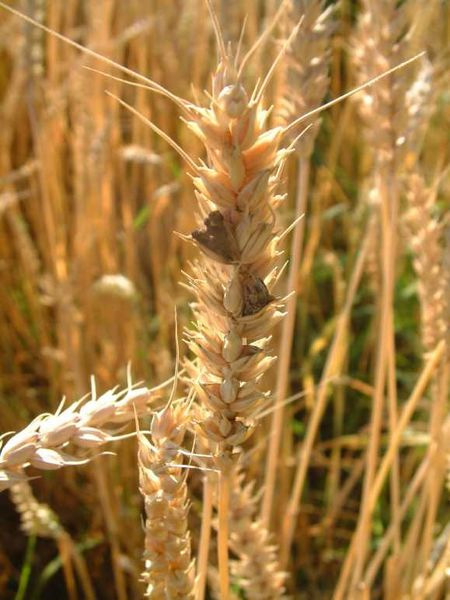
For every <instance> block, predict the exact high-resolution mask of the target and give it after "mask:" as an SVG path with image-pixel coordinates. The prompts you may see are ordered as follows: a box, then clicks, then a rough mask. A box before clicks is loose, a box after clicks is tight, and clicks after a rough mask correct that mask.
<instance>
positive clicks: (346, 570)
mask: <svg viewBox="0 0 450 600" xmlns="http://www.w3.org/2000/svg"><path fill="white" fill-rule="evenodd" d="M444 354H445V343H444V341H441V342H440V343H439V344H438V346H437V347H436V348H435V350H434V351H433V352H432V353H431V354H430V356H429V358H428V360H427V362H426V365H425V367H424V369H423V371H422V373H421V374H420V377H419V379H418V380H417V383H416V385H415V387H414V390H413V391H412V393H411V395H410V396H409V398H408V400H407V401H406V403H405V405H404V407H403V410H402V412H401V414H400V416H399V418H398V421H397V426H396V429H395V431H393V432H392V434H391V436H390V439H389V445H388V448H387V450H386V452H385V454H384V456H383V458H382V460H381V463H380V466H379V467H378V470H377V472H376V474H375V477H374V481H373V485H372V488H371V490H370V495H369V496H368V499H367V504H368V506H367V508H366V510H367V511H368V513H369V515H371V514H372V512H373V509H374V507H375V503H376V501H377V498H378V496H379V494H380V491H381V489H382V486H383V484H384V482H385V479H386V476H387V474H388V472H389V469H390V467H391V465H392V462H393V460H394V459H395V456H396V453H397V450H398V447H399V444H400V441H401V436H402V433H403V431H404V429H405V427H406V426H407V424H408V423H409V421H410V420H411V417H412V416H413V414H414V411H415V409H416V408H417V404H418V402H419V401H420V399H421V398H422V396H423V393H424V392H425V389H426V387H427V385H428V384H429V382H430V379H431V378H432V376H433V374H434V372H435V370H436V367H437V366H438V365H439V363H440V361H441V360H442V357H443V356H444ZM361 529H362V527H361V526H360V527H357V529H356V531H355V533H354V535H353V538H352V542H351V544H350V548H349V550H348V553H347V555H346V558H345V562H344V565H343V568H342V571H341V574H340V578H339V581H338V585H337V587H336V591H335V595H334V596H333V598H334V600H342V599H343V598H344V597H345V595H344V594H345V591H346V585H347V584H348V578H349V574H350V567H351V565H352V561H353V560H354V554H355V553H356V552H357V549H358V545H359V539H358V538H359V535H360V534H361Z"/></svg>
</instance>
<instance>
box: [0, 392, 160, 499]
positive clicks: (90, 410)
mask: <svg viewBox="0 0 450 600" xmlns="http://www.w3.org/2000/svg"><path fill="white" fill-rule="evenodd" d="M156 397H157V395H156V394H154V393H153V392H152V390H149V389H148V388H146V387H141V388H134V389H132V388H129V389H126V390H123V391H122V392H119V391H117V390H108V391H107V392H105V393H104V394H102V395H101V396H99V397H98V398H97V397H96V395H95V392H93V394H92V398H91V399H90V400H88V401H87V402H84V403H83V400H78V401H76V402H74V403H73V404H71V405H70V406H69V407H68V408H66V409H65V410H58V411H57V412H56V413H54V414H48V413H46V414H42V415H39V416H38V417H36V418H35V419H34V420H33V421H32V422H31V423H29V424H28V425H27V426H26V427H25V428H24V429H22V431H20V432H18V433H16V434H14V435H13V436H12V437H10V438H9V439H8V441H7V442H6V443H5V444H4V445H3V446H2V448H1V450H0V490H4V489H7V488H9V487H11V485H13V484H14V483H16V482H20V481H23V480H24V478H25V475H24V474H23V473H22V468H23V467H26V466H28V465H30V466H33V467H35V468H37V469H42V470H54V469H59V468H61V467H64V466H67V465H77V464H84V463H86V462H87V461H88V460H89V457H88V458H78V457H76V456H74V455H72V454H68V453H67V452H66V447H67V445H68V444H69V443H70V444H73V446H74V447H75V448H78V449H89V450H93V449H97V448H100V447H101V446H103V445H104V444H106V443H107V442H109V441H112V440H113V439H114V437H113V435H114V429H117V425H122V424H124V423H126V422H129V421H131V420H132V419H133V418H134V415H135V411H136V413H137V414H138V415H142V414H146V413H147V412H148V406H149V403H150V402H151V401H153V400H154V399H155V398H156ZM82 403H83V404H82ZM114 426H115V427H114Z"/></svg>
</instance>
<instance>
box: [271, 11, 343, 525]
mask: <svg viewBox="0 0 450 600" xmlns="http://www.w3.org/2000/svg"><path fill="white" fill-rule="evenodd" d="M332 15H333V8H332V7H331V6H330V7H328V8H327V9H325V8H324V2H322V1H320V0H313V1H312V2H304V1H302V2H300V3H295V4H294V3H293V2H292V1H291V2H290V3H289V10H288V12H287V15H286V17H287V18H286V19H285V21H286V27H287V30H288V31H292V29H293V28H294V26H295V23H297V22H298V20H299V18H300V16H301V17H302V18H303V20H302V30H301V35H298V36H296V37H295V38H294V39H293V40H292V43H291V44H290V46H289V47H288V48H287V53H286V54H287V56H286V63H287V67H286V73H285V80H286V81H285V84H284V88H283V89H282V96H281V101H280V116H281V118H282V120H283V121H284V122H285V123H290V122H291V121H293V120H294V119H295V117H296V116H297V115H301V114H305V113H308V112H309V111H311V110H313V109H314V108H316V107H317V106H319V105H320V103H321V102H322V101H323V97H324V96H325V93H326V91H327V89H328V85H329V76H328V69H329V61H330V49H329V42H330V37H331V34H332V32H333V28H334V24H333V21H332ZM317 132H318V123H317V122H316V123H311V126H310V127H309V129H308V130H307V131H306V132H305V133H304V135H302V137H301V138H300V139H299V140H298V142H297V144H296V146H295V147H296V154H297V158H298V165H297V169H298V186H297V196H296V202H295V215H296V216H297V217H298V216H300V215H303V214H304V213H305V211H306V205H307V197H308V184H309V170H310V169H309V166H310V165H309V159H310V156H311V152H312V150H313V145H314V140H315V137H316V135H317ZM304 227H305V219H302V220H301V221H300V222H298V223H297V224H296V226H295V228H294V234H293V236H292V243H291V248H290V253H289V256H290V264H289V275H288V279H287V291H288V292H293V293H291V295H290V296H289V299H288V301H287V305H286V309H287V317H286V319H285V320H284V321H283V326H282V333H281V343H280V348H279V362H278V369H277V386H276V391H275V396H276V406H275V411H274V414H273V418H272V425H271V436H270V441H269V449H268V452H267V463H266V471H265V480H264V495H263V500H262V507H261V515H262V519H263V522H264V523H266V524H268V523H269V522H270V515H271V512H272V501H273V494H274V490H275V479H276V471H277V463H278V453H279V446H280V440H281V433H282V426H283V406H284V405H283V400H284V398H285V397H286V392H287V387H288V377H289V366H290V357H291V348H292V339H293V333H294V325H295V314H296V311H295V307H296V301H297V294H296V291H297V282H298V272H299V270H300V262H301V254H302V246H303V235H304Z"/></svg>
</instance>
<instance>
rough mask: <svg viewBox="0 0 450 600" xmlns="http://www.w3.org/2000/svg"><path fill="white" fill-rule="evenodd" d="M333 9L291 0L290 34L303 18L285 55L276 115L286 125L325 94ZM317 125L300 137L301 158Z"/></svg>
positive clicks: (320, 1) (321, 3)
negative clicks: (280, 95) (301, 17)
mask: <svg viewBox="0 0 450 600" xmlns="http://www.w3.org/2000/svg"><path fill="white" fill-rule="evenodd" d="M334 9H335V7H333V6H328V7H327V8H325V2H324V1H323V0H312V1H310V0H301V1H300V2H294V1H293V0H291V2H290V4H289V11H288V13H287V18H286V20H285V24H286V26H287V31H288V32H290V31H292V28H293V27H294V26H295V23H297V22H298V20H299V17H300V16H303V21H302V28H301V33H300V35H298V36H297V37H296V38H295V39H294V40H293V41H292V43H291V44H290V46H289V48H288V49H287V52H286V61H285V62H286V74H285V82H284V89H283V94H282V97H281V101H280V107H279V114H280V117H281V118H282V119H283V121H285V122H287V123H289V122H290V121H291V120H292V119H293V118H295V117H297V116H298V115H303V114H306V113H307V112H309V111H310V110H313V109H314V108H316V107H317V106H320V104H321V102H322V101H323V98H324V96H325V94H326V92H327V90H328V86H329V82H330V78H329V75H328V70H329V65H330V58H331V52H330V39H331V35H332V33H333V31H334V29H335V24H334V22H333V12H334ZM318 128H319V123H318V122H316V123H314V124H313V125H312V127H310V129H309V130H308V131H307V132H306V133H305V135H303V136H302V137H301V139H300V140H299V142H298V143H297V146H296V149H297V152H298V153H299V154H300V155H301V156H309V155H310V154H311V152H312V148H313V144H314V140H315V137H316V135H317V131H318Z"/></svg>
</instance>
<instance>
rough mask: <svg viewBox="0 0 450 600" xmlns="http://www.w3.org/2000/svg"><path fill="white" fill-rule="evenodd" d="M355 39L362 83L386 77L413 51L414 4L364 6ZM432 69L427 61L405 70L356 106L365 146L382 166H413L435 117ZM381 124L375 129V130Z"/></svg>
mask: <svg viewBox="0 0 450 600" xmlns="http://www.w3.org/2000/svg"><path fill="white" fill-rule="evenodd" d="M362 4H363V10H362V12H361V15H360V17H359V21H358V27H357V30H356V33H355V35H354V38H353V53H352V56H353V62H354V66H355V69H356V72H357V75H358V77H359V79H360V80H361V81H364V80H366V79H367V78H370V77H373V76H375V75H377V74H378V73H381V72H383V71H385V70H386V69H388V68H390V67H391V66H392V65H394V64H397V63H399V62H400V61H401V60H403V59H404V58H405V57H408V56H409V55H411V54H412V53H413V51H414V48H415V46H414V43H415V40H414V25H415V22H414V18H413V17H414V15H415V13H414V12H413V11H412V10H411V9H412V7H413V4H414V0H409V1H407V2H403V3H402V4H397V3H395V2H390V0H381V1H380V2H379V3H377V5H376V7H375V5H374V4H373V3H372V2H370V0H364V1H363V3H362ZM432 74H433V73H432V67H431V65H430V63H429V61H428V60H427V59H426V58H425V57H423V58H422V61H421V67H420V70H419V73H418V74H417V69H407V70H406V69H404V70H400V71H397V72H396V73H394V74H392V75H391V76H390V77H389V78H385V79H384V80H383V82H382V83H381V84H380V85H377V86H374V87H371V88H370V89H369V88H368V89H366V90H365V91H364V92H363V93H362V94H361V96H360V102H358V107H359V111H360V114H361V117H362V119H363V121H364V123H365V124H366V129H365V135H366V137H367V141H368V143H369V145H370V147H371V148H372V150H374V151H376V158H375V160H376V163H377V164H378V165H386V164H391V165H392V164H395V167H396V168H399V167H401V166H404V165H405V161H407V162H408V164H409V165H410V166H412V165H413V164H414V161H415V160H416V159H417V154H418V144H419V141H420V140H421V138H422V135H423V131H424V128H425V126H426V124H427V122H428V119H429V116H430V114H431V106H432V103H431V96H432V86H431V80H432ZM375 122H376V124H377V126H376V127H372V124H373V123H375Z"/></svg>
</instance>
